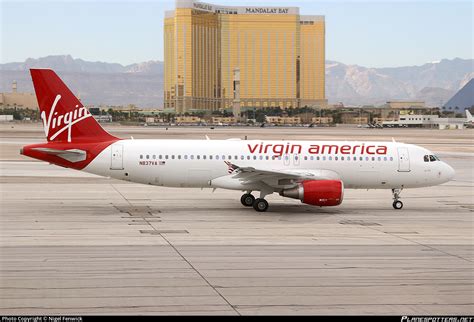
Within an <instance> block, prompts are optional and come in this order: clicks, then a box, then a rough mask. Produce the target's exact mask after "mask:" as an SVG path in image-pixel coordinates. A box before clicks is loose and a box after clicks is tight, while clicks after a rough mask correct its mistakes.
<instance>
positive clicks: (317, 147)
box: [84, 140, 454, 190]
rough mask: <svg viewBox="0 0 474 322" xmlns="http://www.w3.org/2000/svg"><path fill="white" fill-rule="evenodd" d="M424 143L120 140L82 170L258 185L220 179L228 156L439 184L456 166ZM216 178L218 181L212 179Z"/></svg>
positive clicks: (186, 183) (368, 182)
mask: <svg viewBox="0 0 474 322" xmlns="http://www.w3.org/2000/svg"><path fill="white" fill-rule="evenodd" d="M425 155H432V153H431V152H430V151H428V150H427V149H425V148H422V147H419V146H415V145H411V144H403V143H396V142H347V141H260V140H249V141H247V140H120V141H118V142H116V143H114V144H112V145H111V146H109V147H107V148H106V149H104V150H103V151H102V152H101V153H100V154H99V155H98V156H97V157H96V158H95V159H94V160H93V161H92V162H91V163H90V164H89V165H88V166H87V167H86V168H84V171H87V172H90V173H94V174H98V175H102V176H108V177H112V178H116V179H120V180H127V181H132V182H137V183H143V184H151V185H157V186H168V187H208V188H227V189H235V190H258V187H249V186H242V185H239V184H235V185H226V184H224V185H223V184H220V183H219V182H218V180H216V179H217V178H220V177H224V176H228V175H229V168H228V165H227V164H226V163H225V161H228V162H231V163H232V164H235V165H237V166H239V167H254V168H258V169H266V170H291V169H301V170H310V171H313V172H315V171H316V172H317V171H320V172H324V171H327V172H328V173H335V174H337V176H338V177H339V178H340V179H341V180H342V181H343V183H344V187H345V188H353V189H395V188H416V187H425V186H432V185H437V184H441V183H444V182H447V181H449V180H450V179H452V177H453V176H454V170H453V169H452V168H451V167H450V166H449V165H447V164H446V163H444V162H442V161H439V160H436V161H432V162H426V161H425V160H424V156H425ZM213 182H214V183H213Z"/></svg>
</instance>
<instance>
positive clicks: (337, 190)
mask: <svg viewBox="0 0 474 322" xmlns="http://www.w3.org/2000/svg"><path fill="white" fill-rule="evenodd" d="M280 195H282V196H284V197H288V198H294V199H299V200H301V202H303V203H305V204H308V205H313V206H320V207H328V206H337V205H340V204H341V202H342V199H343V197H344V184H343V183H342V181H341V180H307V181H303V182H302V183H300V184H299V185H298V186H297V187H295V188H291V189H286V190H283V191H282V192H281V193H280Z"/></svg>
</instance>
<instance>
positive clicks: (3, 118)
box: [0, 114, 13, 122]
mask: <svg viewBox="0 0 474 322" xmlns="http://www.w3.org/2000/svg"><path fill="white" fill-rule="evenodd" d="M12 121H13V115H11V114H9V115H8V114H7V115H0V122H12Z"/></svg>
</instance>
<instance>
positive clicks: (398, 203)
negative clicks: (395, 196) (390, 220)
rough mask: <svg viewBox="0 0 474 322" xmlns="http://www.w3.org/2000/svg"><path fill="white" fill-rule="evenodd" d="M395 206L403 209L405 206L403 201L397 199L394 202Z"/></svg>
mask: <svg viewBox="0 0 474 322" xmlns="http://www.w3.org/2000/svg"><path fill="white" fill-rule="evenodd" d="M392 206H393V208H394V209H397V210H398V209H402V208H403V202H401V201H400V200H395V201H394V202H393V204H392Z"/></svg>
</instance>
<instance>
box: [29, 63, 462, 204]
mask: <svg viewBox="0 0 474 322" xmlns="http://www.w3.org/2000/svg"><path fill="white" fill-rule="evenodd" d="M30 73H31V77H32V80H33V85H34V88H35V92H36V97H37V100H38V104H39V109H40V116H41V120H42V122H43V126H44V132H45V136H46V138H47V142H46V143H40V144H31V145H26V146H24V147H23V148H22V149H21V151H20V153H21V154H23V155H25V156H28V157H31V158H35V159H38V160H42V161H46V162H49V163H52V164H54V165H58V166H62V167H66V168H71V169H75V170H81V171H85V172H88V173H93V174H96V175H100V176H104V177H109V178H115V179H119V180H125V181H130V182H136V183H142V184H148V185H155V186H164V187H195V188H212V189H217V188H222V189H231V190H238V191H243V192H244V194H243V195H242V196H241V200H240V201H241V203H242V204H243V205H244V206H246V207H253V208H254V209H255V210H256V211H258V212H264V211H266V210H267V209H268V208H269V205H268V202H267V201H266V200H265V197H266V196H268V195H270V194H273V193H279V194H280V195H281V196H282V197H287V198H294V199H299V200H300V201H301V202H302V203H304V204H309V205H313V206H319V207H326V206H338V205H340V204H341V203H342V201H343V197H344V190H345V189H391V192H392V197H393V203H392V206H393V208H394V209H402V207H403V203H402V201H401V200H400V193H401V191H402V190H403V189H406V188H419V187H428V186H433V185H438V184H442V183H445V182H448V181H449V180H451V179H452V178H453V177H454V174H455V173H454V170H453V168H451V167H450V166H449V165H448V164H447V163H445V162H443V161H440V159H439V158H438V157H437V156H436V155H435V154H434V153H432V152H430V151H429V150H427V149H425V148H423V147H420V146H416V145H413V144H404V143H399V142H395V141H394V140H393V139H392V142H355V141H283V140H281V141H278V140H272V141H264V140H240V139H228V140H209V139H208V138H207V139H206V140H151V139H146V140H145V139H143V140H141V139H140V140H139V139H133V138H132V139H120V138H117V137H115V136H113V135H111V134H109V133H108V132H106V131H105V130H104V129H103V128H102V127H101V126H100V125H99V123H98V122H97V121H96V120H95V119H94V118H93V117H92V115H91V114H90V112H89V111H88V109H87V108H86V107H84V106H83V105H82V103H81V102H80V101H79V100H78V99H77V98H76V97H75V96H74V94H73V93H72V92H71V91H70V90H69V89H68V87H67V86H66V85H65V84H64V83H63V82H62V80H61V79H60V78H59V77H58V76H57V75H56V73H55V72H54V71H52V70H50V69H31V70H30ZM254 191H255V192H259V195H258V198H256V197H255V196H254V195H253V194H252V192H254ZM183 197H184V198H185V196H183Z"/></svg>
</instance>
